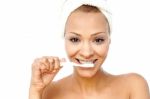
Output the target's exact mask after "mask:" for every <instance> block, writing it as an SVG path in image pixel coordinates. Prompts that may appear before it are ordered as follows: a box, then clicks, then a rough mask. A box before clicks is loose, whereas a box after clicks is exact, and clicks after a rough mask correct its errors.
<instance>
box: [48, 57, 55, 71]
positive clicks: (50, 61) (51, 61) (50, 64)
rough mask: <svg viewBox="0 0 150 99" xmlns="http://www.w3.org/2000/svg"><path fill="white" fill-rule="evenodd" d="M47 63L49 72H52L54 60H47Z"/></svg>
mask: <svg viewBox="0 0 150 99" xmlns="http://www.w3.org/2000/svg"><path fill="white" fill-rule="evenodd" d="M48 61H49V71H53V69H54V60H53V58H52V57H50V58H48Z"/></svg>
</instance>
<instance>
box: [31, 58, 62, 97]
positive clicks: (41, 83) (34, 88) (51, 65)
mask: <svg viewBox="0 0 150 99" xmlns="http://www.w3.org/2000/svg"><path fill="white" fill-rule="evenodd" d="M60 69H61V66H60V60H59V58H58V57H42V58H38V59H35V61H34V62H33V64H32V77H31V85H30V94H31V93H32V95H33V93H36V94H37V93H39V94H41V93H42V92H43V90H44V88H45V87H47V85H48V84H49V83H51V82H52V80H53V78H54V77H55V75H56V74H57V73H58V71H59V70H60Z"/></svg>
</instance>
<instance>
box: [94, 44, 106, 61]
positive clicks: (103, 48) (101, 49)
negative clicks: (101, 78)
mask: <svg viewBox="0 0 150 99" xmlns="http://www.w3.org/2000/svg"><path fill="white" fill-rule="evenodd" d="M93 49H94V51H95V53H96V54H97V55H98V56H100V57H104V58H105V57H106V56H107V53H108V50H109V44H104V45H101V46H94V47H93Z"/></svg>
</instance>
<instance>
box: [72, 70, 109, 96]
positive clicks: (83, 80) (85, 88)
mask: <svg viewBox="0 0 150 99" xmlns="http://www.w3.org/2000/svg"><path fill="white" fill-rule="evenodd" d="M72 78H73V83H74V88H75V89H80V92H82V93H87V94H88V93H91V92H94V91H97V90H98V89H99V88H102V87H103V86H104V84H105V82H106V73H105V72H104V71H103V70H99V71H98V72H97V73H96V74H95V75H94V76H92V77H89V78H87V77H82V76H80V75H78V74H77V73H74V74H73V76H72Z"/></svg>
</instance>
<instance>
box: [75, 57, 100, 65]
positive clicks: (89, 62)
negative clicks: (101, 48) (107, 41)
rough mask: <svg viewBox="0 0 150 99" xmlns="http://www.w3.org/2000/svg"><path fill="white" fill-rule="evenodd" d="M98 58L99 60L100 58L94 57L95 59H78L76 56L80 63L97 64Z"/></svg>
mask: <svg viewBox="0 0 150 99" xmlns="http://www.w3.org/2000/svg"><path fill="white" fill-rule="evenodd" d="M97 60H98V59H94V60H80V59H77V58H76V61H77V62H78V63H79V64H95V63H96V61H97Z"/></svg>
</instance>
